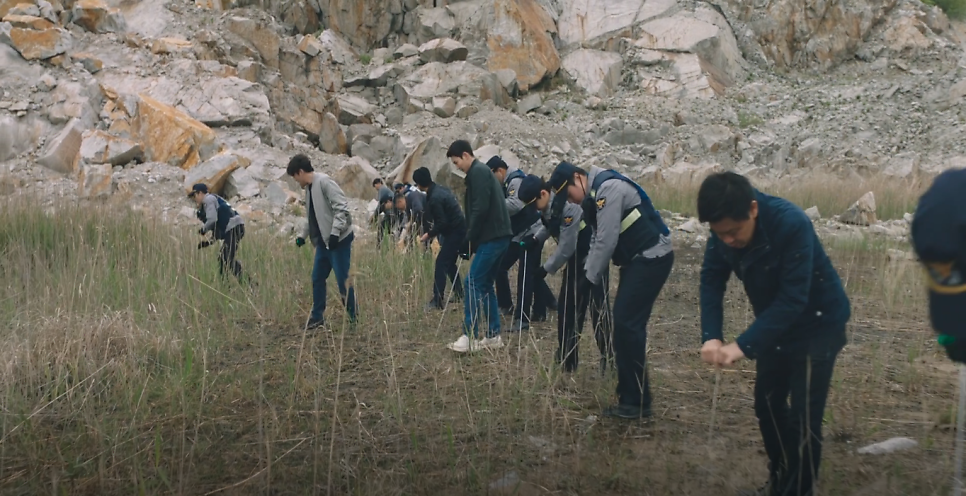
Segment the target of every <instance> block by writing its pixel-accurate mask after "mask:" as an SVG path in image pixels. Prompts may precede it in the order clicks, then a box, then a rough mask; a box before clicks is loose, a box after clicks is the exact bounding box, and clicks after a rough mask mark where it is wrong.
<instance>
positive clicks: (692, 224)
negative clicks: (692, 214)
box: [677, 219, 701, 234]
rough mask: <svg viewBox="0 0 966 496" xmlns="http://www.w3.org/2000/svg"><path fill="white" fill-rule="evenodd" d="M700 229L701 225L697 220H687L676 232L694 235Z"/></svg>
mask: <svg viewBox="0 0 966 496" xmlns="http://www.w3.org/2000/svg"><path fill="white" fill-rule="evenodd" d="M700 228H701V223H700V222H698V220H697V219H688V221H687V222H685V223H684V224H681V225H680V226H678V227H677V230H678V231H683V232H686V233H691V234H694V233H696V232H698V230H700Z"/></svg>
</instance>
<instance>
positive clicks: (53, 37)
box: [0, 22, 73, 60]
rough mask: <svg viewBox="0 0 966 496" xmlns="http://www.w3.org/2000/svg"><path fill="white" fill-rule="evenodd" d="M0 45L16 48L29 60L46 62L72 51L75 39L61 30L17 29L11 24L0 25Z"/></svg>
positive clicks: (67, 32)
mask: <svg viewBox="0 0 966 496" xmlns="http://www.w3.org/2000/svg"><path fill="white" fill-rule="evenodd" d="M0 43H4V44H7V45H10V46H11V47H13V48H15V49H16V50H17V51H18V52H20V55H21V56H23V58H25V59H27V60H46V59H49V58H51V57H56V56H57V55H60V54H62V53H65V52H67V51H68V50H70V48H71V46H73V38H72V37H71V35H70V32H69V31H67V30H65V29H61V28H51V29H45V30H43V31H36V30H33V29H23V28H15V27H13V26H11V24H10V23H9V22H3V23H0Z"/></svg>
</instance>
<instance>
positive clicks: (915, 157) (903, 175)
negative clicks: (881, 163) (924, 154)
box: [881, 152, 921, 179]
mask: <svg viewBox="0 0 966 496" xmlns="http://www.w3.org/2000/svg"><path fill="white" fill-rule="evenodd" d="M920 163H921V158H920V155H919V154H918V153H915V152H905V153H900V154H898V155H895V156H893V157H891V158H889V161H888V162H886V165H885V167H883V168H882V171H881V174H882V175H884V176H888V177H893V178H896V179H915V178H916V177H918V175H919V172H920Z"/></svg>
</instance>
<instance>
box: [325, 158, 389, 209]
mask: <svg viewBox="0 0 966 496" xmlns="http://www.w3.org/2000/svg"><path fill="white" fill-rule="evenodd" d="M331 176H332V179H333V180H334V181H335V182H336V183H338V185H339V186H340V187H341V188H342V191H343V192H345V194H346V195H347V196H348V197H350V198H361V199H363V200H368V199H370V198H372V180H373V179H375V178H377V177H379V171H377V170H376V169H375V168H373V167H372V165H370V164H369V162H368V161H367V160H366V159H364V158H362V157H352V158H351V159H349V161H347V162H346V163H344V164H342V166H340V167H339V168H338V169H336V170H335V171H334V172H333V173H332V174H331Z"/></svg>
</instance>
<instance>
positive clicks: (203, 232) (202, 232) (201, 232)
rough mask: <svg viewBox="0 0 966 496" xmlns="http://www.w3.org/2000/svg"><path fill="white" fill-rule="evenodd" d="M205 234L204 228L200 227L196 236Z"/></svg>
mask: <svg viewBox="0 0 966 496" xmlns="http://www.w3.org/2000/svg"><path fill="white" fill-rule="evenodd" d="M206 232H207V231H205V228H204V227H202V228H201V229H198V234H200V235H202V236H204V235H205V233H206Z"/></svg>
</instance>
